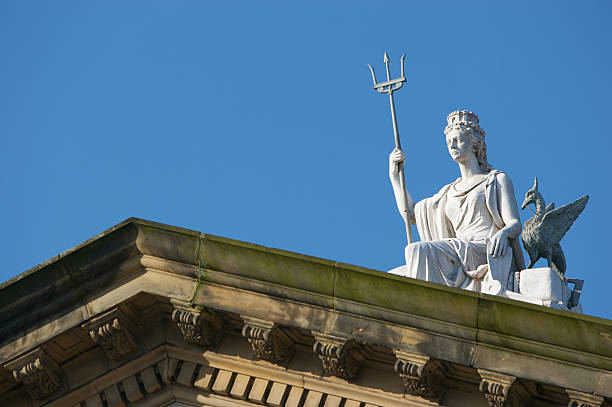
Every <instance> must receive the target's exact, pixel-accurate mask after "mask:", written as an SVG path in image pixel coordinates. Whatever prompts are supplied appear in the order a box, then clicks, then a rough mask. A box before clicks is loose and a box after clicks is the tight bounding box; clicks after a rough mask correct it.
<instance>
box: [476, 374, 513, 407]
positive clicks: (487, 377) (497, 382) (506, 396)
mask: <svg viewBox="0 0 612 407" xmlns="http://www.w3.org/2000/svg"><path fill="white" fill-rule="evenodd" d="M478 374H479V375H480V378H481V381H480V391H481V392H483V393H484V396H485V398H486V399H487V402H488V403H489V406H490V407H504V406H509V405H511V404H510V398H511V397H510V396H511V393H510V388H511V387H512V385H513V384H514V382H515V381H516V377H515V376H510V375H505V374H502V373H497V372H492V371H490V370H485V369H478Z"/></svg>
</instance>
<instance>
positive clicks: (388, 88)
mask: <svg viewBox="0 0 612 407" xmlns="http://www.w3.org/2000/svg"><path fill="white" fill-rule="evenodd" d="M405 56H406V54H404V55H402V58H401V60H400V61H401V66H402V68H401V72H402V76H401V77H399V78H397V79H391V73H390V71H389V55H387V52H386V51H385V56H384V58H383V60H384V62H385V66H386V69H387V81H386V82H383V83H377V82H376V74H374V68H372V66H371V65H370V64H368V66H369V67H370V71H372V79H373V80H374V89H375V90H376V91H378V93H387V94H388V95H389V103H390V105H391V119H392V120H393V135H394V136H395V148H397V149H399V150H401V149H402V146H401V144H400V138H399V130H398V128H397V118H396V116H395V102H394V100H393V92H395V91H396V90H398V89H400V88H401V87H402V86H403V85H404V82H406V77H405V76H404V57H405ZM398 166H399V177H400V184H401V188H402V191H403V192H404V203H405V206H404V207H405V208H406V213H404V220H405V221H406V237H407V238H408V244H410V243H412V229H411V228H410V214H409V213H408V193H407V192H406V181H405V180H404V165H403V163H400V164H398Z"/></svg>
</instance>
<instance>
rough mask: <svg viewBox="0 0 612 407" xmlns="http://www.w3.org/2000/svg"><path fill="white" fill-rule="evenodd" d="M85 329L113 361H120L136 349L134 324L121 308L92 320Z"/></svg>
mask: <svg viewBox="0 0 612 407" xmlns="http://www.w3.org/2000/svg"><path fill="white" fill-rule="evenodd" d="M84 327H85V328H86V329H87V330H88V331H89V336H91V339H92V340H93V342H94V343H96V344H99V345H100V347H101V348H102V350H103V351H104V353H105V354H106V357H107V358H109V359H111V360H117V359H120V358H121V357H123V356H124V355H127V354H128V353H130V352H132V351H134V350H135V349H136V342H135V341H134V335H135V331H136V330H135V328H134V324H133V323H132V321H130V319H129V318H128V317H127V316H126V315H125V314H124V313H123V312H122V311H121V309H119V308H114V309H112V310H111V311H109V312H107V313H105V314H103V315H101V316H99V317H96V318H94V319H92V320H91V322H89V323H88V324H85V325H84Z"/></svg>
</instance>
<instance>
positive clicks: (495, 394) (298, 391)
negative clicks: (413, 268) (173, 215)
mask: <svg viewBox="0 0 612 407" xmlns="http://www.w3.org/2000/svg"><path fill="white" fill-rule="evenodd" d="M0 304H1V305H0V366H1V368H0V406H3V407H17V406H19V407H22V406H28V407H42V406H49V407H60V406H61V407H120V406H134V407H140V406H142V407H144V406H147V407H148V406H155V407H157V406H174V407H179V406H180V407H185V406H219V407H221V406H228V407H229V406H236V407H237V406H260V405H265V406H274V407H375V406H379V407H396V406H397V407H399V406H435V405H444V406H456V407H460V406H572V407H578V406H582V407H587V406H608V407H609V406H612V403H611V400H612V322H611V321H608V320H603V319H599V318H595V317H591V316H587V315H580V314H575V313H571V312H567V311H559V310H554V309H550V308H545V307H542V306H538V305H533V304H528V303H523V302H518V301H514V300H511V299H507V298H501V297H494V296H490V295H486V294H478V293H474V292H470V291H465V290H460V289H453V288H447V287H443V286H440V285H436V284H432V283H427V282H423V281H418V280H412V279H408V278H404V277H399V276H393V275H389V274H386V273H382V272H379V271H375V270H369V269H364V268H361V267H356V266H352V265H348V264H341V263H337V262H334V261H329V260H323V259H319V258H313V257H309V256H305V255H301V254H296V253H290V252H286V251H282V250H278V249H270V248H266V247H262V246H258V245H254V244H249V243H244V242H239V241H235V240H230V239H225V238H221V237H216V236H211V235H206V234H203V233H199V232H195V231H191V230H185V229H181V228H176V227H172V226H167V225H162V224H157V223H153V222H149V221H143V220H139V219H128V220H127V221H125V222H122V223H121V224H119V225H117V226H115V227H113V228H111V229H109V230H107V231H106V232H103V233H101V234H100V235H98V236H95V237H94V238H92V239H90V240H88V241H86V242H84V243H82V244H81V245H79V246H77V247H75V248H73V249H71V250H69V251H67V252H65V253H63V254H61V255H59V256H56V257H55V258H52V259H50V260H49V261H47V262H45V263H43V264H41V265H39V266H37V267H34V268H33V269H31V270H29V271H26V272H25V273H23V274H21V275H19V276H17V277H15V278H13V279H12V280H10V281H7V282H6V283H4V284H2V286H0Z"/></svg>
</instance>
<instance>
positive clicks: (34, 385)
mask: <svg viewBox="0 0 612 407" xmlns="http://www.w3.org/2000/svg"><path fill="white" fill-rule="evenodd" d="M4 367H5V368H7V369H8V370H10V371H11V372H12V373H13V377H14V378H15V380H17V381H18V382H20V383H23V385H24V387H25V388H26V390H27V392H28V393H29V394H30V396H32V398H33V399H37V400H38V399H43V398H45V397H48V396H50V395H51V394H53V393H55V392H56V391H57V390H58V389H59V388H60V386H61V385H62V375H61V370H60V367H59V366H58V364H57V363H55V361H54V360H53V359H51V358H50V357H49V356H48V355H47V354H46V353H45V352H44V351H43V350H42V349H41V348H36V349H34V350H33V351H31V352H29V353H27V354H26V355H24V356H22V357H20V358H19V359H16V360H14V361H12V362H9V363H7V364H6V365H4Z"/></svg>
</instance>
